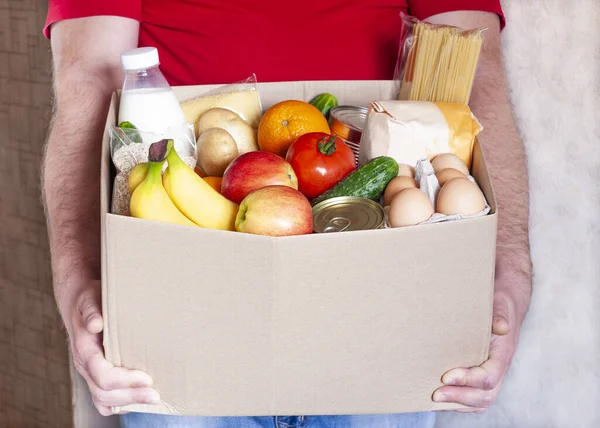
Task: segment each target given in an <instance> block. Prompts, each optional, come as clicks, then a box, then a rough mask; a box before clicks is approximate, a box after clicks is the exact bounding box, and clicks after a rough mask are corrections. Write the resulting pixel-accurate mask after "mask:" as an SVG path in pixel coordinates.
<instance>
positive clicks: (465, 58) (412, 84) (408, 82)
mask: <svg viewBox="0 0 600 428" xmlns="http://www.w3.org/2000/svg"><path fill="white" fill-rule="evenodd" d="M401 18H402V28H401V32H400V46H399V50H398V58H397V61H396V69H395V71H394V80H398V81H399V82H400V95H399V99H401V100H415V101H440V102H457V103H463V104H468V103H469V99H470V97H471V89H472V87H473V81H474V79H475V72H476V69H477V63H478V61H479V55H480V52H481V47H482V43H483V31H485V29H474V30H463V29H460V28H458V27H453V26H448V25H435V24H431V23H428V22H425V21H419V20H417V19H416V18H414V17H412V16H409V15H406V14H404V13H402V14H401Z"/></svg>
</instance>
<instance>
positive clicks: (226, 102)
mask: <svg viewBox="0 0 600 428" xmlns="http://www.w3.org/2000/svg"><path fill="white" fill-rule="evenodd" d="M180 105H181V108H182V110H183V113H184V115H185V118H186V120H187V121H188V122H189V123H191V124H193V125H194V129H195V136H196V138H198V137H199V133H198V127H197V123H198V119H200V116H202V114H203V113H205V112H206V111H207V110H209V109H211V108H215V107H221V108H226V109H228V110H231V111H233V112H234V113H236V114H238V115H239V116H240V117H241V118H242V119H243V120H245V121H246V122H247V123H248V124H249V125H250V126H251V127H252V128H253V129H258V124H259V123H260V118H261V116H262V104H261V101H260V94H259V91H258V88H257V85H256V76H255V75H252V76H250V77H249V78H247V79H246V80H243V81H240V82H236V83H232V84H227V85H222V86H219V87H217V88H215V89H212V90H210V91H208V92H205V93H203V94H202V95H199V96H197V97H194V98H191V99H187V100H184V101H182V102H181V103H180Z"/></svg>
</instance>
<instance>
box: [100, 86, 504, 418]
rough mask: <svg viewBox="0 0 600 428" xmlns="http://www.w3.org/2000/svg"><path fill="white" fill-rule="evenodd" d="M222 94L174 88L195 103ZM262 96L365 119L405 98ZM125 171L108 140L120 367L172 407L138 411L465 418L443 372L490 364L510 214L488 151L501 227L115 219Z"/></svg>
mask: <svg viewBox="0 0 600 428" xmlns="http://www.w3.org/2000/svg"><path fill="white" fill-rule="evenodd" d="M212 88H213V87H212V86H209V87H206V86H205V87H180V88H174V90H175V92H176V94H177V95H178V97H179V98H180V99H184V98H188V97H190V96H195V95H199V94H201V93H203V92H205V91H207V90H209V89H212ZM258 88H259V90H260V94H261V98H262V102H263V107H264V108H268V107H269V106H270V105H272V104H274V103H276V102H278V101H281V100H284V99H291V98H296V99H301V100H309V99H310V98H311V97H312V96H314V95H316V94H317V93H320V92H323V91H329V92H332V93H334V94H336V95H337V96H338V98H339V100H340V103H341V104H353V105H364V106H367V105H368V103H369V102H370V101H373V100H381V99H392V98H394V97H395V93H396V86H395V83H394V82H391V81H379V82H377V81H361V82H340V81H336V82H285V83H263V84H259V85H258ZM117 100H118V95H117V94H115V96H114V97H113V100H112V105H111V109H110V112H109V115H108V121H107V130H108V126H109V125H110V124H114V123H115V121H116V117H117V108H118V102H117ZM110 171H111V159H110V154H109V142H108V133H106V136H105V138H104V143H103V158H102V190H101V192H102V194H101V197H102V269H103V278H102V292H103V294H102V296H103V311H104V317H105V333H104V346H105V350H106V356H107V358H108V359H109V360H110V361H112V362H113V363H114V364H116V365H122V366H125V367H130V368H137V369H141V370H145V371H146V372H148V373H149V374H150V375H151V376H152V377H153V378H154V380H155V386H156V388H157V390H158V391H159V392H160V394H161V398H162V400H163V402H162V404H161V405H158V406H146V405H136V406H130V407H127V408H126V410H129V411H142V412H152V413H168V414H184V415H212V416H244V415H253V416H254V415H311V414H316V415H325V414H374V413H402V412H414V411H427V410H441V409H450V408H458V407H460V406H458V405H453V404H436V403H434V402H433V401H432V400H431V395H432V393H433V391H434V390H435V389H436V388H438V387H439V386H440V385H441V376H442V374H443V373H444V372H446V371H447V370H449V369H452V368H454V367H470V366H475V365H478V364H481V363H482V362H483V361H485V359H486V358H487V355H488V346H489V341H490V330H491V321H492V319H491V318H492V301H493V287H494V261H495V244H496V223H497V215H496V203H495V201H494V196H493V194H492V188H491V184H490V178H489V176H488V173H487V170H486V165H485V161H484V158H483V153H482V152H481V149H480V147H479V145H478V144H477V145H476V147H475V152H474V164H473V169H472V174H473V175H474V177H475V178H476V179H477V181H478V183H479V184H480V186H481V187H482V189H483V191H484V193H485V195H486V197H487V199H488V201H489V203H490V205H491V206H492V213H491V214H490V215H488V216H485V217H480V218H476V219H469V220H461V221H454V222H448V223H441V224H433V225H421V226H416V227H409V228H400V229H387V230H372V231H357V232H343V233H333V234H313V235H305V236H295V237H285V238H271V237H265V236H255V235H249V234H242V233H237V232H227V231H218V230H205V229H201V228H197V229H195V228H190V227H185V226H178V225H172V224H166V223H157V222H152V221H147V220H140V219H135V218H130V217H124V216H116V215H112V214H110V213H109V207H110V195H111V187H112V178H113V177H112V176H111V172H110Z"/></svg>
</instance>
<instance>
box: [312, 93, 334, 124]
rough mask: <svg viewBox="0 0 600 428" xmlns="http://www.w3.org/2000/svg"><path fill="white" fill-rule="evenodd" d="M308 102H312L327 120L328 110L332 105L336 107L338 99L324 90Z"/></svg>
mask: <svg viewBox="0 0 600 428" xmlns="http://www.w3.org/2000/svg"><path fill="white" fill-rule="evenodd" d="M309 104H312V105H313V106H315V107H316V108H318V109H319V111H320V112H321V113H322V114H323V116H325V118H326V119H327V120H329V110H331V109H332V108H333V107H337V105H338V100H337V98H336V97H335V96H334V95H332V94H330V93H327V92H324V93H322V94H319V95H317V96H316V97H314V98H313V99H312V100H310V102H309Z"/></svg>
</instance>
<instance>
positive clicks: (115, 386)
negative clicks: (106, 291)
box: [70, 291, 160, 415]
mask: <svg viewBox="0 0 600 428" xmlns="http://www.w3.org/2000/svg"><path fill="white" fill-rule="evenodd" d="M96 299H97V298H96V297H94V293H93V292H87V291H86V292H84V293H82V295H81V296H80V298H79V299H78V300H77V302H78V303H77V304H78V307H77V309H78V310H77V311H74V312H73V315H72V316H73V320H72V330H71V332H70V336H71V348H72V352H73V362H74V364H75V367H76V368H77V371H78V372H79V373H80V374H81V375H82V377H83V378H84V379H85V381H86V382H87V384H88V387H89V389H90V393H91V395H92V399H93V401H94V405H95V406H96V408H97V409H98V412H100V414H102V415H112V414H115V413H114V412H113V410H112V407H123V406H127V405H131V404H157V403H159V402H160V396H159V394H158V392H157V391H156V390H154V389H152V388H150V387H151V386H152V383H153V382H152V378H151V377H150V376H149V375H148V374H147V373H144V372H142V371H140V370H129V369H126V368H123V367H115V366H114V365H113V364H112V363H111V362H110V361H108V360H106V359H105V358H104V348H103V347H102V340H101V335H100V334H98V333H94V332H100V331H102V317H101V314H100V307H99V303H98V302H99V300H96Z"/></svg>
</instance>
